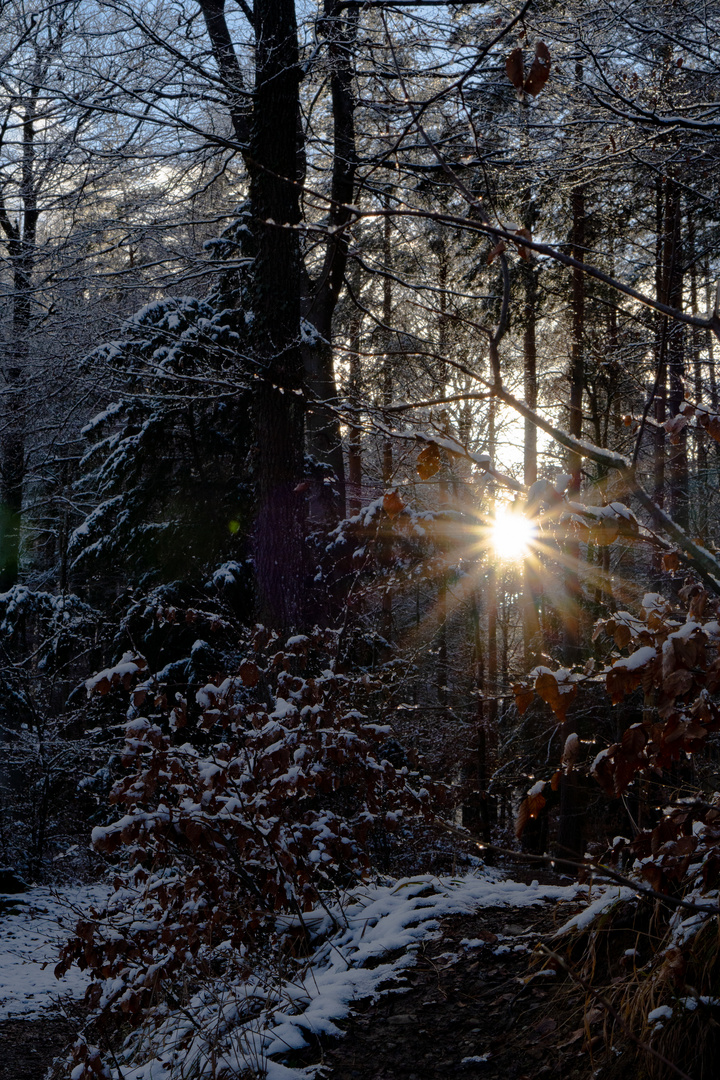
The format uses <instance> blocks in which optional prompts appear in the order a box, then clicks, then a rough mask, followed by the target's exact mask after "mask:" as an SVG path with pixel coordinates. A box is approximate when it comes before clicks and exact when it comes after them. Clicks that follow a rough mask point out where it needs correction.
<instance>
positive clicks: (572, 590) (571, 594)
mask: <svg viewBox="0 0 720 1080" xmlns="http://www.w3.org/2000/svg"><path fill="white" fill-rule="evenodd" d="M571 208H572V253H573V257H574V258H575V259H577V260H578V262H584V260H585V191H584V189H583V187H582V186H581V185H578V186H577V187H575V188H573V191H572V195H571ZM570 306H571V311H572V328H571V335H572V336H571V346H570V419H569V431H570V434H571V435H573V436H574V437H575V438H577V439H581V438H582V430H583V388H584V383H585V359H584V335H585V275H584V273H583V271H582V270H581V269H580V268H579V267H576V268H575V269H574V270H573V275H572V292H571V304H570ZM568 468H569V472H570V476H571V480H570V486H569V492H570V496H571V497H576V496H577V495H579V493H580V486H581V481H582V457H581V455H580V454H578V453H575V452H571V453H570V454H569V456H568ZM564 547H565V551H564V555H565V560H566V571H565V590H564V591H565V597H564V607H565V610H564V611H563V652H564V658H565V663H566V664H574V663H576V662H577V661H578V660H579V659H580V604H581V599H582V594H581V588H580V573H579V566H580V545H579V544H578V542H577V541H575V540H570V541H568V542H566V544H565V545H564Z"/></svg>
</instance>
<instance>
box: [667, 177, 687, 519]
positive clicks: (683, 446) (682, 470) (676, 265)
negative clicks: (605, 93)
mask: <svg viewBox="0 0 720 1080" xmlns="http://www.w3.org/2000/svg"><path fill="white" fill-rule="evenodd" d="M667 196H668V201H667V218H668V228H669V231H670V236H671V244H672V254H671V258H670V267H671V269H670V279H669V283H668V303H669V304H671V305H672V306H673V307H675V308H678V309H681V308H682V304H683V254H682V204H681V200H680V192H679V190H678V187H677V184H676V183H675V181H674V180H673V179H672V178H668V187H667ZM668 375H669V382H670V393H669V397H668V406H669V412H670V416H671V417H675V416H678V415H679V414H680V409H681V406H682V403H683V400H684V398H685V327H684V326H683V325H682V323H679V322H674V323H673V325H672V326H671V327H670V329H669V334H668ZM667 471H668V493H669V501H670V515H671V517H672V518H673V519H674V520H675V521H676V522H677V524H678V525H680V527H681V528H683V529H685V530H686V531H687V529H688V527H689V523H690V518H689V499H688V457H687V431H686V429H685V428H682V429H681V430H680V431H678V432H677V433H676V434H675V435H674V436H673V438H672V439H671V440H670V452H669V458H668V465H667Z"/></svg>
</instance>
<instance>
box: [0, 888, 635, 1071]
mask: <svg viewBox="0 0 720 1080" xmlns="http://www.w3.org/2000/svg"><path fill="white" fill-rule="evenodd" d="M508 871H509V873H508V878H506V879H505V880H502V875H501V874H497V872H496V871H492V872H490V875H489V880H486V881H483V877H482V875H481V877H480V879H477V878H471V879H464V880H458V881H457V882H455V885H456V886H458V887H459V888H460V890H461V892H462V891H463V890H466V889H467V887H468V882H470V887H471V888H472V889H474V890H475V894H474V900H473V906H474V904H478V905H479V907H478V909H477V910H475V911H472V912H468V910H467V908H466V909H465V912H462V911H461V912H460V913H452V912H450V913H448V914H447V915H446V916H445V917H442V918H439V919H438V920H437V921H436V922H435V924H434V928H433V926H432V925H431V924H430V923H429V924H428V931H427V932H426V933H424V934H423V936H422V938H420V939H419V940H418V941H417V943H416V945H415V947H414V949H413V950H412V951H413V952H414V962H413V963H412V965H411V966H407V961H408V959H409V957H407V956H406V957H405V960H404V962H403V960H402V958H400V961H399V964H398V966H397V967H395V968H394V973H393V975H392V977H391V978H390V979H389V980H388V982H387V983H386V985H385V986H383V988H382V991H381V993H380V994H373V995H371V996H367V997H364V998H363V997H357V998H356V999H355V1001H354V1002H353V1003H352V1006H351V1007H350V1008H349V1009H348V1010H346V1014H345V1016H344V1018H343V1017H338V1019H337V1021H336V1024H337V1028H339V1029H341V1030H343V1031H344V1037H343V1038H341V1039H339V1038H337V1037H333V1036H332V1035H328V1033H327V1032H324V1033H323V1034H321V1035H320V1037H319V1038H315V1039H312V1038H311V1039H310V1045H307V1046H305V1047H303V1048H302V1049H301V1048H298V1049H297V1050H296V1051H294V1052H292V1053H289V1054H285V1055H283V1065H279V1066H278V1070H279V1073H281V1074H283V1075H285V1076H289V1075H293V1074H294V1075H295V1076H306V1077H307V1076H313V1075H316V1076H318V1077H322V1078H323V1080H391V1078H392V1080H396V1078H397V1080H435V1078H437V1080H439V1078H440V1077H442V1078H443V1080H446V1078H447V1076H449V1075H452V1076H456V1077H458V1080H474V1078H476V1077H477V1078H479V1077H483V1078H488V1080H494V1078H496V1077H497V1078H500V1077H502V1078H503V1080H523V1078H525V1077H527V1078H528V1080H529V1078H530V1077H532V1078H533V1080H535V1078H536V1077H541V1076H549V1075H550V1074H551V1072H553V1071H554V1072H556V1073H557V1074H558V1075H560V1076H562V1077H563V1078H564V1080H565V1078H567V1080H586V1078H587V1080H589V1078H590V1077H592V1076H593V1075H596V1073H597V1070H598V1066H599V1065H600V1063H601V1059H605V1060H603V1062H602V1063H603V1065H604V1066H605V1067H604V1068H603V1069H602V1070H601V1071H602V1075H603V1076H609V1075H610V1074H611V1073H612V1075H613V1076H614V1077H618V1076H619V1075H621V1073H622V1070H620V1072H618V1070H617V1066H618V1065H620V1062H619V1061H616V1065H615V1067H614V1068H613V1067H612V1065H613V1059H614V1055H613V1054H611V1055H610V1060H607V1058H605V1051H604V1046H603V1045H602V1043H603V1040H602V1039H601V1038H600V1037H599V1035H600V1032H601V1031H602V1022H603V1010H601V1009H597V1008H594V1007H593V1002H592V1001H591V1000H588V999H587V997H586V995H585V993H584V991H583V990H582V989H579V988H578V987H577V986H575V985H573V983H572V981H571V980H569V979H567V978H566V977H565V976H564V974H563V973H562V972H557V971H555V970H553V968H552V967H551V966H548V965H547V956H546V955H545V956H540V955H539V953H538V949H537V946H538V944H539V943H541V942H545V943H547V944H549V945H550V946H553V945H554V935H555V934H556V932H557V930H558V929H559V927H560V926H562V925H563V924H564V923H566V922H567V921H568V920H569V919H571V918H573V917H574V916H576V915H577V914H578V913H581V912H583V911H584V910H585V909H586V908H587V892H586V890H585V889H583V888H582V887H578V886H576V885H575V886H573V885H572V884H568V879H562V880H561V879H559V878H558V877H556V876H554V875H553V874H551V873H550V872H547V873H540V874H537V875H536V874H532V875H530V874H523V872H522V871H518V870H517V869H515V870H514V871H512V870H510V868H508ZM496 874H497V876H496ZM537 877H540V879H541V880H540V882H539V883H538V882H537V881H536V880H531V879H536V878H537ZM493 879H494V880H493ZM513 879H514V880H515V881H517V882H518V884H517V885H516V884H514V883H513ZM406 880H407V879H406ZM435 880H436V881H437V882H438V884H440V880H439V879H435ZM401 887H402V886H401ZM482 888H484V889H485V894H484V895H483V894H482V891H478V889H480V890H482ZM95 891H96V890H93V889H85V890H82V889H65V890H62V891H61V892H59V893H58V894H56V895H54V894H53V893H51V891H50V890H42V889H33V890H31V892H30V893H28V894H26V895H25V896H24V897H18V898H17V899H16V900H14V899H12V898H10V897H0V1045H1V1046H2V1054H0V1080H42V1078H43V1076H44V1075H45V1072H46V1070H47V1068H48V1067H49V1066H50V1065H51V1063H52V1061H53V1059H54V1058H55V1057H56V1056H57V1055H58V1054H60V1053H61V1052H62V1051H63V1050H64V1049H65V1048H66V1047H67V1046H68V1045H69V1043H71V1042H72V1040H73V1038H74V1037H75V1035H76V1033H77V1032H78V1031H79V1030H80V1028H81V1027H82V1026H83V1023H84V1020H85V1011H84V1007H83V1006H82V1004H81V1001H80V996H81V994H82V992H83V989H84V982H85V980H84V977H83V976H82V975H81V974H80V973H79V972H77V971H76V972H75V973H74V976H73V977H72V978H71V980H70V982H69V983H68V981H67V980H63V983H61V984H58V983H56V982H55V981H54V977H53V967H54V962H55V958H56V954H57V944H58V941H59V938H60V936H61V935H62V934H63V933H64V932H65V930H66V928H67V924H68V922H69V921H70V920H71V919H72V918H73V917H74V915H76V914H77V912H78V908H79V907H81V906H82V905H83V904H85V903H86V902H89V900H90V899H91V898H94V892H95ZM521 892H522V893H524V895H520V893H521ZM515 893H517V894H518V895H517V901H516V902H515V896H514V894H515ZM463 894H464V893H463ZM543 894H544V895H543ZM383 895H385V893H383ZM390 895H391V896H392V895H393V893H392V891H391V893H390ZM597 895H598V894H597V892H593V895H592V900H593V901H595V902H596V904H595V905H594V906H596V905H597V903H598V901H597V900H596V897H597ZM600 895H601V896H602V890H601V893H600ZM18 901H19V903H18ZM435 901H437V903H438V904H439V907H438V912H439V913H441V912H442V904H443V903H446V901H445V900H443V897H442V895H439V896H438V897H437V898H432V897H431V898H430V899H429V900H428V903H430V902H435ZM493 901H494V902H493ZM453 902H454V901H453ZM599 902H600V903H602V901H599ZM388 917H389V918H390V919H391V920H392V918H393V916H392V913H391V912H389V916H388ZM404 917H405V918H407V915H405V916H404ZM381 924H382V919H381V920H380V922H379V923H378V928H379V927H380V926H381ZM363 933H364V931H363ZM387 940H389V939H387ZM398 951H402V950H398ZM386 958H387V959H388V960H391V961H393V960H394V957H393V955H392V954H391V953H386ZM379 959H380V957H379V956H378V960H379ZM381 966H382V967H385V966H386V965H385V964H384V963H383V964H382V965H381ZM368 975H370V972H368ZM59 990H61V991H62V992H61V993H58V991H59ZM335 1015H337V1014H335ZM337 1028H336V1030H337ZM596 1053H597V1054H599V1057H596V1056H594V1055H595V1054H596ZM268 1064H271V1063H270V1062H268ZM628 1064H629V1062H628ZM318 1066H319V1068H318ZM608 1066H611V1067H610V1068H608ZM286 1070H287V1071H286ZM306 1070H307V1071H306ZM238 1075H239V1074H238Z"/></svg>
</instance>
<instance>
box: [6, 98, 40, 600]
mask: <svg viewBox="0 0 720 1080" xmlns="http://www.w3.org/2000/svg"><path fill="white" fill-rule="evenodd" d="M39 93H40V90H39V87H38V86H33V87H31V89H30V91H29V93H28V97H27V99H26V100H25V102H24V103H23V124H22V158H21V182H20V207H21V210H20V213H21V217H22V224H20V222H19V221H16V222H13V221H11V220H10V218H9V216H8V212H7V209H6V207H5V203H4V201H3V200H2V199H1V198H0V227H2V230H3V232H4V234H5V242H6V246H7V251H8V255H9V262H10V267H11V271H12V277H13V294H12V299H13V320H12V342H11V345H10V350H9V352H10V356H9V362H8V364H7V366H6V367H5V370H4V372H3V374H4V382H5V385H4V387H3V395H2V409H1V413H0V591H2V592H6V591H7V590H8V589H10V588H12V586H13V585H14V584H15V583H16V582H17V580H18V570H19V562H20V532H21V523H22V502H23V484H24V481H25V408H26V403H25V400H24V383H25V380H26V379H27V378H28V360H29V352H30V324H31V319H32V290H33V270H34V264H35V247H36V241H37V226H38V218H39V208H38V191H37V185H36V176H35V124H36V119H37V100H38V95H39Z"/></svg>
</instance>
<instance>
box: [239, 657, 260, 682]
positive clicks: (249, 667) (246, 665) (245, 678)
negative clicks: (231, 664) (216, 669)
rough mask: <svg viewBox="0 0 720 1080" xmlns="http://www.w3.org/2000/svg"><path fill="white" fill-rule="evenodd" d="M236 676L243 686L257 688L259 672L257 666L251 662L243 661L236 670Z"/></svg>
mask: <svg viewBox="0 0 720 1080" xmlns="http://www.w3.org/2000/svg"><path fill="white" fill-rule="evenodd" d="M238 675H239V676H240V678H241V680H242V684H243V686H249V687H251V688H252V687H253V686H257V684H258V682H259V681H260V670H259V668H258V666H257V664H253V663H252V661H251V660H243V662H242V664H241V665H240V668H239V669H238Z"/></svg>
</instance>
